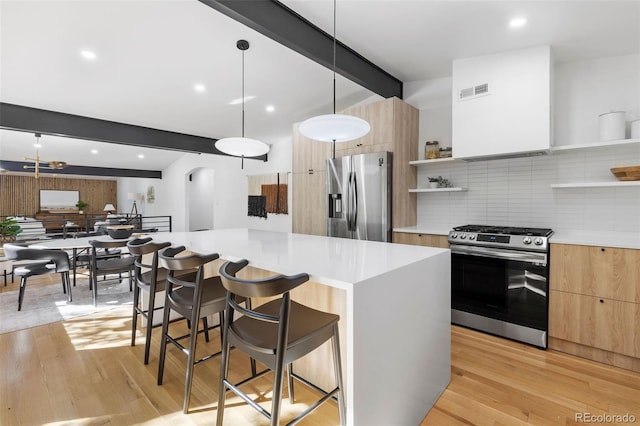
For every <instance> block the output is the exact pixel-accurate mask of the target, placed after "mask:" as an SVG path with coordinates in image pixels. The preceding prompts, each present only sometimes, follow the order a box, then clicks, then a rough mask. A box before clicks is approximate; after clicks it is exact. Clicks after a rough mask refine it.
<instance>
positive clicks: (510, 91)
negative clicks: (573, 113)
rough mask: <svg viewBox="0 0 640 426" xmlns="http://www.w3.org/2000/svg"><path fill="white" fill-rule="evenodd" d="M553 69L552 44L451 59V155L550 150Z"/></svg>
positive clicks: (527, 153)
mask: <svg viewBox="0 0 640 426" xmlns="http://www.w3.org/2000/svg"><path fill="white" fill-rule="evenodd" d="M551 70H552V63H551V48H550V47H549V46H539V47H534V48H529V49H523V50H517V51H509V52H504V53H499V54H494V55H487V56H480V57H474V58H466V59H458V60H455V61H453V106H452V121H453V123H452V124H453V133H452V148H453V156H454V157H455V158H481V157H505V156H518V155H533V154H537V153H540V152H546V151H548V150H549V149H550V147H551V145H552V143H551V134H552V131H551V99H552V74H551Z"/></svg>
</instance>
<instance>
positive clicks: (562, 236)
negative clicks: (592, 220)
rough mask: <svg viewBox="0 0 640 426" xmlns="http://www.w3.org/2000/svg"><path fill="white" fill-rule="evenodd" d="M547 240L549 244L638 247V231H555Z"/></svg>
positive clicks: (639, 236)
mask: <svg viewBox="0 0 640 426" xmlns="http://www.w3.org/2000/svg"><path fill="white" fill-rule="evenodd" d="M549 242H550V243H551V244H554V243H555V244H577V245H583V246H604V247H620V248H630V249H640V232H616V231H602V232H593V231H589V232H584V231H555V232H554V234H553V235H552V236H551V238H550V239H549Z"/></svg>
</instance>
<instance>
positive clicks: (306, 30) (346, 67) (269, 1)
mask: <svg viewBox="0 0 640 426" xmlns="http://www.w3.org/2000/svg"><path fill="white" fill-rule="evenodd" d="M199 1H200V2H202V3H204V4H206V5H207V6H209V7H211V8H213V9H215V10H217V11H219V12H221V13H223V14H225V15H227V16H228V17H230V18H232V19H234V20H236V21H238V22H240V23H242V24H244V25H246V26H248V27H250V28H253V29H254V30H256V31H257V32H259V33H261V34H263V35H265V36H267V37H269V38H271V39H273V40H275V41H277V42H278V43H280V44H282V45H284V46H286V47H288V48H290V49H292V50H294V51H296V52H298V53H300V54H301V55H304V56H306V57H307V58H309V59H311V60H313V61H315V62H317V63H319V64H321V65H323V66H325V67H327V68H329V69H333V36H332V35H330V34H327V33H326V32H324V31H322V30H321V29H320V28H318V27H317V26H315V25H314V24H312V23H311V22H309V21H308V20H307V19H305V18H303V17H302V16H300V15H299V14H297V13H296V12H294V11H293V10H291V9H289V8H288V7H286V6H285V5H283V4H282V3H280V2H278V1H276V0H242V1H238V0H199ZM336 72H337V73H339V74H340V75H342V76H344V77H346V78H348V79H349V80H351V81H353V82H355V83H358V84H359V85H360V86H362V87H365V88H367V89H369V90H371V91H372V92H374V93H377V94H378V95H380V96H382V97H383V98H390V97H393V96H396V97H398V98H400V99H402V81H400V80H399V79H397V78H395V77H394V76H392V75H391V74H389V73H388V72H386V71H385V70H383V69H382V68H380V67H379V66H377V65H375V64H374V63H372V62H371V61H369V60H367V59H366V58H364V57H363V56H362V55H360V54H358V53H357V52H355V51H354V50H352V49H350V48H349V47H348V46H345V45H344V44H342V43H340V42H339V41H338V42H337V43H336Z"/></svg>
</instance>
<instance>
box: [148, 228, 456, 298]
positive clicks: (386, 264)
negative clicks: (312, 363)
mask: <svg viewBox="0 0 640 426" xmlns="http://www.w3.org/2000/svg"><path fill="white" fill-rule="evenodd" d="M150 236H152V237H153V239H154V240H157V241H163V240H164V241H171V242H172V243H173V245H174V246H175V245H184V246H185V247H188V248H189V249H190V250H193V251H196V252H202V253H205V252H209V253H211V252H216V253H219V254H220V257H222V258H223V259H227V260H238V259H242V258H245V259H247V260H249V262H250V263H249V264H250V265H252V266H255V267H257V268H261V269H266V270H270V271H276V272H279V273H282V274H297V273H300V272H306V273H308V274H309V275H310V276H311V280H312V281H315V282H317V283H320V284H326V285H330V286H333V287H338V288H346V287H347V286H350V285H351V284H357V283H359V282H361V281H365V280H367V279H369V278H372V277H375V276H379V275H382V274H385V273H387V272H390V271H393V270H395V269H398V268H402V267H404V266H406V265H409V264H411V263H414V262H417V261H419V260H423V259H426V258H428V257H431V256H433V255H435V254H438V253H442V252H443V251H446V250H443V249H437V248H431V247H417V246H409V245H404V244H391V243H380V242H375V241H361V240H350V239H346V238H335V237H321V236H315V235H305V234H290V233H284V232H270V231H259V230H253V229H222V230H213V231H200V232H172V233H164V232H160V233H157V234H150Z"/></svg>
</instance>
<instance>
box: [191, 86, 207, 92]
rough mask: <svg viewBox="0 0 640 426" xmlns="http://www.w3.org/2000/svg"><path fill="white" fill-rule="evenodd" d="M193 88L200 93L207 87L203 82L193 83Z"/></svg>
mask: <svg viewBox="0 0 640 426" xmlns="http://www.w3.org/2000/svg"><path fill="white" fill-rule="evenodd" d="M193 90H195V91H196V92H199V93H202V92H204V91H205V90H207V88H206V87H205V86H204V84H195V85H194V86H193Z"/></svg>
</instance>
